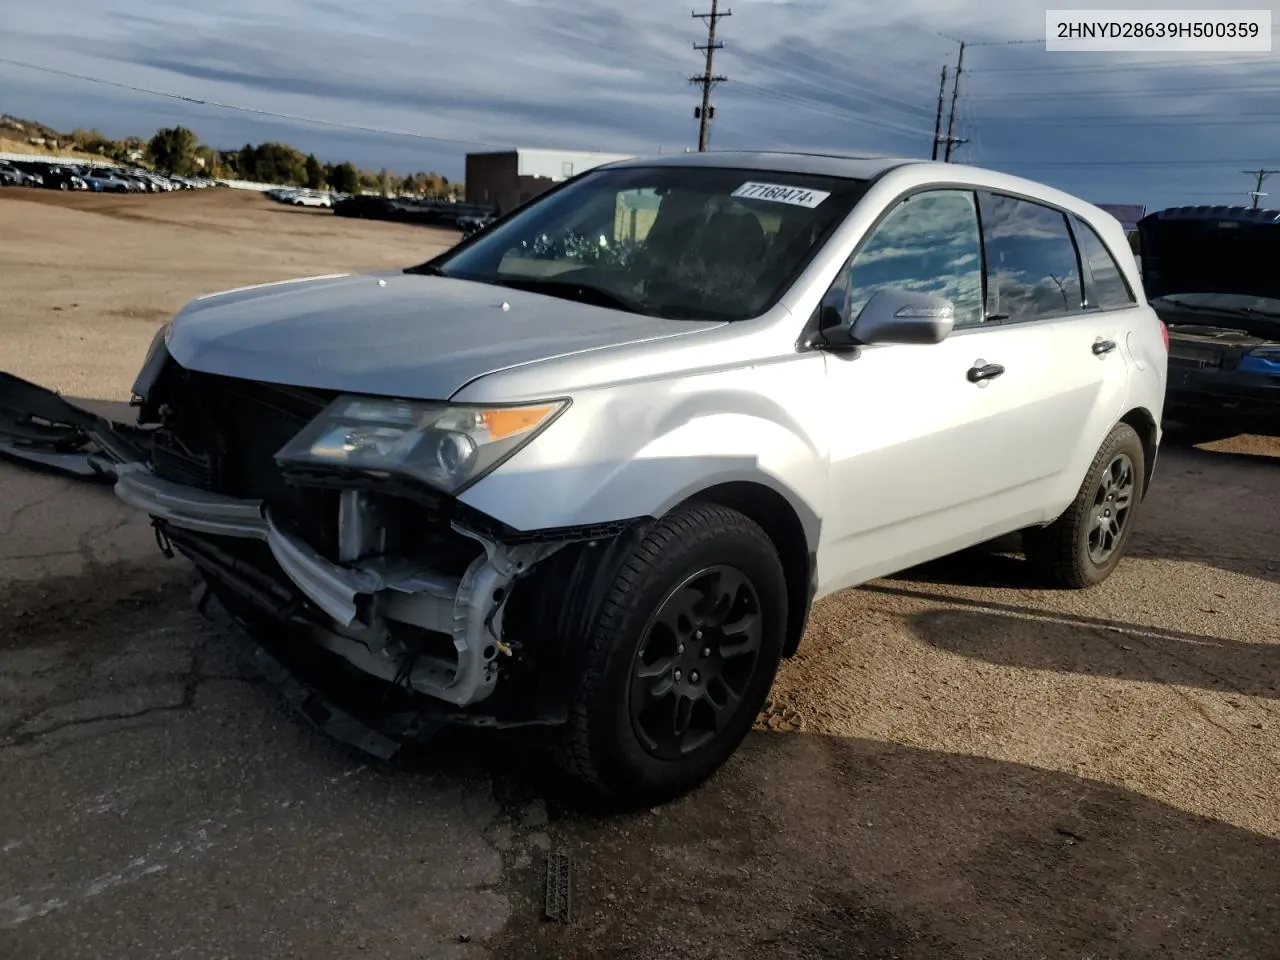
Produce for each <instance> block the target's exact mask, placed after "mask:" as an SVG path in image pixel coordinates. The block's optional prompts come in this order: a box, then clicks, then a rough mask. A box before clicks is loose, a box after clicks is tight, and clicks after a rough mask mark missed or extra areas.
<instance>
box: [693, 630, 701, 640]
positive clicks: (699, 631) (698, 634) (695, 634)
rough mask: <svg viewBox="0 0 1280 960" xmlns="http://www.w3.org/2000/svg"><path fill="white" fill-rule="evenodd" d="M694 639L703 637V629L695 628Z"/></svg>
mask: <svg viewBox="0 0 1280 960" xmlns="http://www.w3.org/2000/svg"><path fill="white" fill-rule="evenodd" d="M693 639H695V640H701V639H702V631H701V630H695V631H693Z"/></svg>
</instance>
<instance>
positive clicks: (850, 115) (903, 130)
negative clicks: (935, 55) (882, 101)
mask: <svg viewBox="0 0 1280 960" xmlns="http://www.w3.org/2000/svg"><path fill="white" fill-rule="evenodd" d="M731 89H733V90H734V91H735V92H736V91H743V92H746V93H751V94H753V95H755V96H757V97H763V98H764V99H766V100H772V101H774V102H775V103H781V104H786V105H787V106H795V107H800V108H801V109H804V110H810V111H812V112H813V113H820V114H824V115H825V116H828V117H834V118H836V119H837V120H845V121H848V122H850V123H856V124H859V125H861V126H865V127H869V128H871V129H879V130H882V131H884V132H886V133H893V134H897V135H899V136H904V137H924V136H928V132H927V131H925V130H924V129H923V128H920V127H909V126H906V125H905V124H902V123H899V122H897V121H895V120H882V119H878V118H875V117H871V116H865V115H862V114H858V113H855V112H853V111H850V110H845V109H841V108H840V107H838V106H836V105H835V104H829V103H825V102H823V101H820V100H812V99H809V98H806V97H801V96H798V95H795V94H790V93H783V92H781V91H778V90H770V89H768V88H766V87H760V86H757V85H755V84H754V83H748V82H747V81H745V80H739V81H737V82H735V83H734V85H733V87H732V88H731Z"/></svg>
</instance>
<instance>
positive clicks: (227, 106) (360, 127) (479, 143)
mask: <svg viewBox="0 0 1280 960" xmlns="http://www.w3.org/2000/svg"><path fill="white" fill-rule="evenodd" d="M0 63H7V64H9V65H10V66H14V67H23V68H24V69H27V70H36V71H39V72H41V73H49V74H54V75H55V76H60V77H67V78H69V79H72V80H83V81H85V82H87V83H97V84H102V85H103V86H108V87H117V88H119V89H121V90H131V91H133V92H134V93H143V94H146V95H148V96H152V97H163V98H165V99H168V100H180V101H182V102H184V103H194V104H196V105H198V106H204V107H218V108H219V109H222V110H235V111H238V112H240V113H251V114H255V115H257V116H260V117H272V118H274V119H277V120H292V121H294V122H295V123H313V124H316V125H317V126H322V127H336V128H338V129H341V130H355V131H359V132H361V133H376V134H382V135H385V136H394V137H412V138H413V139H415V140H429V141H431V142H433V143H452V144H457V145H461V146H468V147H502V146H505V144H501V143H494V142H491V141H487V140H461V139H457V138H454V137H436V136H432V135H430V134H426V133H415V132H413V131H411V130H395V129H391V128H388V127H370V126H365V125H364V124H358V123H344V122H342V121H340V120H322V119H320V118H319V117H304V116H299V115H297V114H292V113H277V112H275V111H272V110H259V109H258V108H257V107H246V106H242V105H240V104H235V103H224V102H222V101H220V100H209V99H206V98H203V97H188V96H186V95H184V94H181V93H170V92H168V91H165V90H153V89H151V88H149V87H140V86H136V85H135V84H131V83H121V82H119V81H118V80H106V79H103V78H102V77H90V76H87V75H85V74H82V73H72V72H70V71H68V70H59V69H57V68H55V67H46V66H42V65H40V64H37V63H26V62H24V61H22V60H11V59H10V58H8V57H0Z"/></svg>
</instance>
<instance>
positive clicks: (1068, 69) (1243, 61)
mask: <svg viewBox="0 0 1280 960" xmlns="http://www.w3.org/2000/svg"><path fill="white" fill-rule="evenodd" d="M1260 63H1265V64H1267V65H1269V66H1275V63H1276V61H1275V60H1274V59H1273V58H1272V57H1270V56H1248V57H1246V56H1240V57H1220V58H1212V59H1209V60H1195V59H1187V58H1185V57H1184V58H1179V59H1165V60H1132V61H1129V62H1126V63H1123V64H1117V65H1113V66H1106V65H1103V64H1083V65H1077V66H1057V67H1055V66H1038V67H983V68H980V69H978V70H970V71H969V72H970V73H972V74H975V75H981V76H984V77H986V76H994V75H996V74H999V75H1000V76H1010V75H1013V74H1033V73H1034V74H1037V75H1039V74H1042V73H1053V74H1064V73H1065V74H1071V75H1073V76H1074V75H1076V74H1088V73H1128V72H1130V71H1132V70H1163V69H1165V68H1167V67H1210V66H1225V67H1244V66H1253V65H1255V64H1260Z"/></svg>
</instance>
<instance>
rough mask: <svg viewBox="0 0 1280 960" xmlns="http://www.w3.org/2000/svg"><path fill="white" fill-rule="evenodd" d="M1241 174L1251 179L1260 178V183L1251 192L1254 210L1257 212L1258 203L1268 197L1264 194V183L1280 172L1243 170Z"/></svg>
mask: <svg viewBox="0 0 1280 960" xmlns="http://www.w3.org/2000/svg"><path fill="white" fill-rule="evenodd" d="M1240 172H1241V173H1243V174H1246V175H1248V176H1250V177H1257V178H1258V182H1257V183H1256V184H1255V185H1254V188H1253V189H1252V190H1251V191H1249V195H1250V196H1252V197H1253V209H1255V210H1257V209H1258V201H1259V200H1261V199H1262V198H1263V197H1265V196H1266V194H1265V193H1263V192H1262V182H1263V181H1264V180H1266V179H1267V177H1269V176H1271V175H1272V174H1273V173H1280V170H1241V171H1240Z"/></svg>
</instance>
